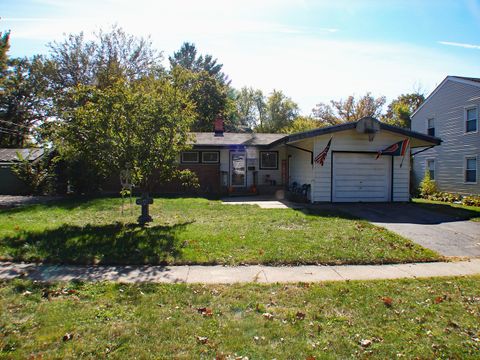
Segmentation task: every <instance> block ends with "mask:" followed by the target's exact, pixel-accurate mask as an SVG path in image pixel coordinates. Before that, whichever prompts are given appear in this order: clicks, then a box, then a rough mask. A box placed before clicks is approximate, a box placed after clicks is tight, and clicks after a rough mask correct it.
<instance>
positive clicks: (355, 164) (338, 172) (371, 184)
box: [332, 153, 391, 202]
mask: <svg viewBox="0 0 480 360" xmlns="http://www.w3.org/2000/svg"><path fill="white" fill-rule="evenodd" d="M390 166H391V159H390V157H386V156H382V157H380V158H379V159H375V155H374V154H364V153H334V154H333V184H332V191H333V194H332V199H333V201H338V202H359V201H363V202H378V201H389V200H390V186H391V180H390V177H391V167H390Z"/></svg>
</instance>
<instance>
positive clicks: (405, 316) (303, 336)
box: [0, 276, 480, 359]
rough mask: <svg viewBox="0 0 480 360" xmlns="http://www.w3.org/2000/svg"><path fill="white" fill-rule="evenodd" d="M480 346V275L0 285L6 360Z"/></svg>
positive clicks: (467, 350) (478, 350)
mask: <svg viewBox="0 0 480 360" xmlns="http://www.w3.org/2000/svg"><path fill="white" fill-rule="evenodd" d="M67 334H70V336H69V335H67ZM64 337H65V340H63V339H64ZM479 338H480V277H478V276H477V277H465V278H440V279H423V280H389V281H363V282H355V281H351V282H338V283H321V284H296V285H281V284H277V285H260V284H247V285H230V286H227V285H217V286H212V285H209V286H205V285H184V284H177V285H159V284H156V285H154V284H142V285H126V284H115V283H88V284H87V283H84V284H82V283H70V284H55V285H50V286H48V285H45V284H40V283H32V282H29V281H26V280H15V281H12V282H3V283H0V358H4V359H27V358H30V359H40V358H42V359H53V358H55V359H80V358H82V359H98V358H112V359H128V358H136V359H162V358H178V359H200V358H205V359H215V358H216V359H241V358H242V357H248V358H249V359H272V358H277V359H324V358H332V359H334V358H335V359H338V358H342V359H346V358H352V357H353V358H369V359H370V358H373V359H398V358H405V359H412V358H422V359H434V358H437V359H441V358H442V359H447V358H450V359H478V358H479V357H480V340H479ZM362 341H363V342H362ZM362 343H363V346H362Z"/></svg>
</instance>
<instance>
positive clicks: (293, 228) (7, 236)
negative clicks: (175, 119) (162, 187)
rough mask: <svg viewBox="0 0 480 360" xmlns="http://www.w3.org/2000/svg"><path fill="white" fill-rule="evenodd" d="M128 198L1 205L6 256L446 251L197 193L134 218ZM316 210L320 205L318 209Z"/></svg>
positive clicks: (344, 256) (171, 258) (150, 258)
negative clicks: (149, 219)
mask: <svg viewBox="0 0 480 360" xmlns="http://www.w3.org/2000/svg"><path fill="white" fill-rule="evenodd" d="M120 209H121V200H120V199H118V198H100V199H93V200H84V201H80V200H77V201H73V200H69V201H63V202H57V203H50V204H47V205H34V206H28V207H22V208H17V209H9V210H2V211H0V258H1V259H7V260H17V261H18V260H25V261H48V262H54V263H79V264H92V263H101V264H145V263H149V264H231V265H237V264H244V263H245V264H257V263H262V264H317V263H319V264H338V263H345V264H366V263H399V262H410V261H435V260H439V259H440V256H439V255H437V254H436V253H434V252H433V251H430V250H427V249H424V248H422V247H420V246H418V245H416V244H414V243H412V242H411V241H409V240H406V239H404V238H402V237H400V236H398V235H396V234H393V233H391V232H389V231H387V230H385V229H383V228H379V227H375V226H373V225H371V224H369V223H368V222H366V221H362V220H356V219H351V218H348V217H346V215H344V214H335V213H332V212H319V211H317V210H310V212H308V213H307V212H302V211H298V210H292V209H261V208H259V207H257V206H254V205H242V206H237V205H224V204H222V203H221V202H219V201H209V200H206V199H197V198H181V199H161V198H158V199H155V203H154V205H153V206H152V215H153V217H154V222H153V223H151V225H150V226H149V227H146V228H141V227H138V226H137V225H135V221H136V216H137V215H138V212H139V208H138V206H135V209H134V215H130V211H129V210H128V209H127V210H126V213H125V214H124V215H123V216H122V215H121V212H120ZM315 211H316V212H315Z"/></svg>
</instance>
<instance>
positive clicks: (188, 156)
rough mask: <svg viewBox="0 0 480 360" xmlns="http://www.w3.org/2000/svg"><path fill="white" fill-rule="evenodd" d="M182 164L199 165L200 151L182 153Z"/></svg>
mask: <svg viewBox="0 0 480 360" xmlns="http://www.w3.org/2000/svg"><path fill="white" fill-rule="evenodd" d="M181 160H182V163H184V164H195V163H198V160H199V156H198V151H184V152H182V159H181Z"/></svg>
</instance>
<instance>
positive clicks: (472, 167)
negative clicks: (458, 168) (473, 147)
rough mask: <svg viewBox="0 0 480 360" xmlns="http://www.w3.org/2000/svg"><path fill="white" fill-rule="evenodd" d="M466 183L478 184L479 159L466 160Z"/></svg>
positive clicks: (474, 157)
mask: <svg viewBox="0 0 480 360" xmlns="http://www.w3.org/2000/svg"><path fill="white" fill-rule="evenodd" d="M465 182H467V183H476V182H477V157H476V156H472V157H467V158H465Z"/></svg>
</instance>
